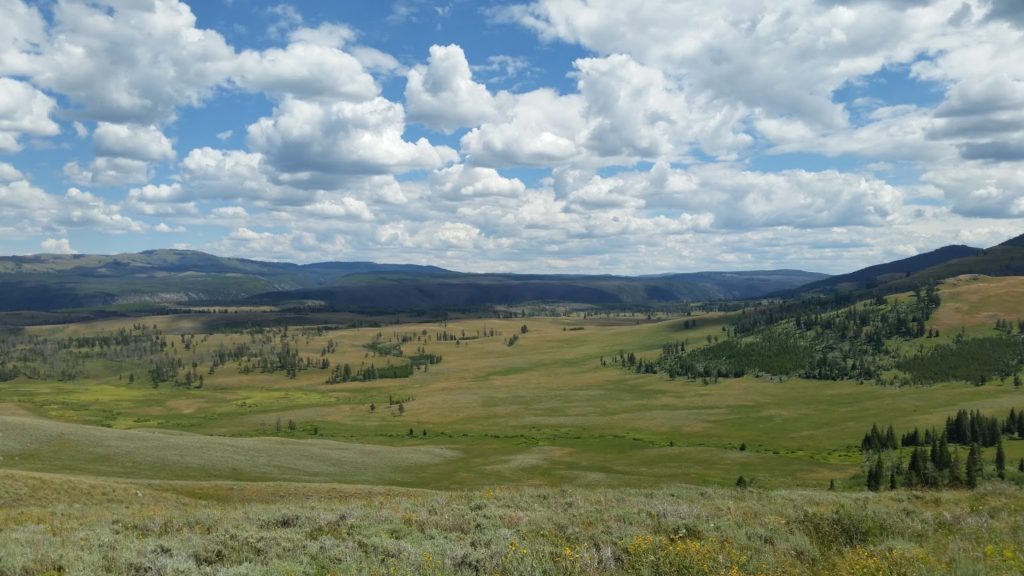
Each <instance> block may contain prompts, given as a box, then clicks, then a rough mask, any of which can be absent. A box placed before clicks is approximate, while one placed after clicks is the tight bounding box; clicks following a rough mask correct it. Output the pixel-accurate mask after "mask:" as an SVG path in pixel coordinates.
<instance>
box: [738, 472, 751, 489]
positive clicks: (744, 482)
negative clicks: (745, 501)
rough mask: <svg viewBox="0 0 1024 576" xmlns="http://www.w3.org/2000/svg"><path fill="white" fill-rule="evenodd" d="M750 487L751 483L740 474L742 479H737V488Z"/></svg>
mask: <svg viewBox="0 0 1024 576" xmlns="http://www.w3.org/2000/svg"><path fill="white" fill-rule="evenodd" d="M748 485H749V483H748V482H747V479H746V478H744V477H743V475H742V474H740V477H739V478H737V479H736V487H737V488H746V487H747V486H748Z"/></svg>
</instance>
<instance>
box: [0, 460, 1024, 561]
mask: <svg viewBox="0 0 1024 576" xmlns="http://www.w3.org/2000/svg"><path fill="white" fill-rule="evenodd" d="M1022 505H1024V497H1022V493H1021V492H1020V491H1019V489H1016V488H1011V487H1007V486H1005V485H999V486H996V485H993V486H990V487H987V488H985V489H982V490H980V491H978V492H947V493H927V492H926V493H907V492H901V493H883V494H869V493H842V492H839V493H833V492H825V491H758V490H749V491H743V490H738V489H726V488H695V487H674V488H662V489H657V490H633V489H624V490H606V489H578V488H577V489H555V488H518V489H507V488H502V489H486V490H475V491H465V492H454V493H445V492H428V491H412V490H401V489H384V488H356V487H346V486H341V485H295V484H266V483H264V484H240V483H220V484H218V483H166V482H164V483H161V482H151V483H146V482H138V481H133V482H128V481H124V482H121V481H110V480H89V479H78V478H71V477H64V476H56V475H41V474H31V473H21V472H0V573H2V574H11V575H29V574H32V575H35V574H83V575H91V574H110V575H141V574H146V575H174V574H182V575H184V574H267V575H269V574H274V575H278V574H296V575H300V574H302V575H305V574H310V575H326V574H507V575H512V574H588V575H589V574H598V575H601V574H607V575H612V574H652V575H653V574H779V575H782V574H786V575H789V574H840V575H843V574H849V575H855V574H857V575H859V574H894V575H896V574H901V575H902V574H907V575H911V574H921V575H925V574H962V575H974V574H979V575H980V574H1019V573H1021V570H1024V523H1022V522H1021V519H1020V513H1021V509H1022Z"/></svg>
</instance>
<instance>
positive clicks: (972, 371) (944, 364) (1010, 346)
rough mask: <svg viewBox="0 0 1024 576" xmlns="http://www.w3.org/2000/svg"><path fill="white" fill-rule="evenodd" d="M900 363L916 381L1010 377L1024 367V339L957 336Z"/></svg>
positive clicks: (979, 381) (974, 381)
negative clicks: (950, 342) (948, 342)
mask: <svg viewBox="0 0 1024 576" xmlns="http://www.w3.org/2000/svg"><path fill="white" fill-rule="evenodd" d="M896 367H897V368H898V369H900V370H902V371H904V372H906V373H907V374H908V375H909V376H910V378H911V380H912V381H913V383H914V384H918V385H925V384H936V383H938V382H949V381H962V382H969V383H972V384H975V385H978V386H981V385H982V384H985V383H986V382H987V381H988V380H990V379H992V378H994V377H1000V378H1008V377H1010V376H1014V375H1016V374H1017V373H1019V372H1020V371H1021V370H1022V369H1024V339H1021V338H1018V337H1006V336H991V337H985V338H957V340H956V341H954V342H953V343H952V344H940V345H938V346H935V347H933V348H931V349H930V350H927V351H925V352H923V353H921V354H917V355H915V356H911V357H910V358H906V359H904V360H901V361H900V362H898V363H897V364H896Z"/></svg>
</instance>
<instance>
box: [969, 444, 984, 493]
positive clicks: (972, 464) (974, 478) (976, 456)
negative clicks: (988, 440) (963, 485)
mask: <svg viewBox="0 0 1024 576" xmlns="http://www.w3.org/2000/svg"><path fill="white" fill-rule="evenodd" d="M982 466H983V464H982V461H981V446H978V445H977V444H971V450H970V452H968V453H967V486H968V487H970V488H972V489H974V488H977V487H978V483H979V482H981V475H982V472H983V469H982Z"/></svg>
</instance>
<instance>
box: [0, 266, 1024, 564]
mask: <svg viewBox="0 0 1024 576" xmlns="http://www.w3.org/2000/svg"><path fill="white" fill-rule="evenodd" d="M1021 287H1024V280H1022V279H1020V278H1017V279H1013V281H1012V282H1011V281H1010V280H1008V279H984V278H981V279H958V280H956V281H952V282H950V283H948V284H947V285H946V286H945V287H944V288H943V290H942V296H943V303H942V306H941V307H940V309H939V311H938V312H937V313H936V314H935V316H934V317H933V318H932V320H931V323H932V324H933V325H934V326H936V327H939V328H941V330H942V332H943V335H942V337H941V338H937V339H929V340H928V341H926V340H925V339H921V340H920V342H918V341H911V342H902V343H898V345H900V346H902V347H904V348H909V347H913V346H917V345H922V346H924V345H928V346H931V345H934V344H935V342H945V341H949V340H950V339H952V337H953V334H954V333H955V332H956V331H958V330H959V329H960V328H961V327H962V328H963V329H964V331H965V332H968V333H970V334H972V335H986V334H990V333H991V334H994V333H995V330H994V328H993V322H994V321H995V318H1004V319H1012V320H1013V321H1016V320H1017V319H1019V318H1024V299H1019V298H1015V297H1012V296H1009V297H1003V296H999V295H1003V294H1006V293H1009V294H1013V293H1014V292H1013V290H1018V289H1020V288H1021ZM986 291H987V293H988V294H989V296H982V297H979V296H978V294H979V293H980V292H986ZM1008 291H1009V292H1008ZM728 319H729V316H728V314H721V313H712V314H705V313H697V314H695V315H693V316H682V315H671V314H661V315H653V316H647V315H644V314H630V313H621V314H605V313H600V314H583V313H574V314H569V315H563V316H550V317H526V318H505V319H497V318H472V317H467V318H459V319H450V320H448V321H444V322H429V323H420V324H417V323H398V324H387V325H382V326H375V327H364V328H339V327H336V326H323V327H311V326H302V327H299V326H293V327H289V328H288V331H287V334H285V332H284V330H283V329H274V330H271V331H263V332H247V331H234V332H223V331H204V326H208V325H209V323H208V322H207V319H206V316H204V315H178V316H154V317H147V318H135V319H130V320H105V321H102V322H95V323H80V324H74V325H68V326H43V327H34V328H28V329H26V331H27V332H26V333H27V335H28V336H36V337H39V338H41V339H42V338H51V339H52V338H58V339H59V338H66V337H87V336H90V335H101V334H113V333H116V332H117V331H118V330H120V329H126V330H127V329H131V327H132V326H136V327H137V326H138V325H145V326H146V327H147V329H154V330H159V333H160V334H161V335H162V336H163V337H164V338H165V339H166V342H167V345H168V349H167V354H168V355H169V356H170V357H173V358H180V359H181V360H182V364H183V365H184V366H186V367H190V366H191V365H192V363H195V369H194V370H195V373H197V374H202V375H203V382H202V387H201V388H197V387H192V388H186V387H181V386H175V385H173V383H170V382H163V383H158V384H156V385H154V384H153V382H151V381H150V379H149V378H148V377H147V366H146V365H145V363H144V362H142V361H140V360H138V359H133V358H124V359H121V360H113V359H110V358H99V357H96V356H89V355H83V358H85V360H84V361H83V363H82V365H81V366H80V370H79V373H78V374H77V376H76V377H75V378H73V379H68V380H66V381H58V380H51V379H30V378H26V377H24V376H22V377H19V378H16V379H13V380H10V381H7V382H2V383H0V521H2V522H0V552H3V553H2V554H0V573H2V574H64V573H73V574H99V573H110V574H179V573H180V574H193V573H203V574H251V573H266V574H285V573H292V574H332V573H338V574H341V573H365V574H371V573H372V574H431V573H434V574H449V573H452V574H463V573H464V574H479V573H487V574H541V573H546V574H567V573H578V574H796V573H807V574H815V573H829V574H933V573H956V574H1015V573H1019V572H1017V571H1016V570H1019V569H1020V568H1021V567H1022V566H1024V552H1022V550H1024V525H1022V524H1021V523H1020V522H1019V512H1020V510H1021V507H1022V506H1024V499H1022V498H1021V497H1020V494H1019V488H1017V486H1019V485H1021V484H1024V473H1022V472H1018V471H1017V466H1016V463H1017V462H1018V461H1019V460H1020V459H1021V458H1024V441H1017V440H1012V439H1011V440H1008V441H1007V442H1006V443H1005V448H1006V453H1007V457H1008V459H1009V461H1010V463H1011V464H1012V466H1010V470H1009V471H1008V476H1007V479H1006V481H997V480H994V479H990V480H989V481H987V482H985V485H984V486H983V489H982V490H981V491H978V492H973V493H972V492H967V491H956V490H954V491H947V492H934V493H932V492H927V491H925V492H913V491H900V492H893V493H885V494H869V493H866V492H865V488H864V481H865V476H864V473H865V470H866V464H865V462H864V459H863V457H862V454H861V451H860V441H861V438H862V437H863V435H864V433H865V432H866V431H867V430H868V429H869V428H870V427H871V426H872V424H878V425H879V426H883V427H884V426H886V425H888V424H890V423H891V424H893V425H894V426H895V427H896V432H897V434H900V433H902V432H904V431H908V430H909V429H910V428H913V427H920V428H922V429H925V428H932V427H936V428H941V427H942V426H943V425H944V423H945V419H946V417H947V416H950V415H952V414H954V413H955V412H956V411H957V410H958V409H968V410H974V409H977V410H981V411H982V412H985V413H987V414H991V415H996V416H999V417H1005V415H1006V413H1007V412H1008V411H1009V410H1010V408H1017V409H1021V408H1024V391H1022V389H1020V388H1015V387H1014V386H1013V384H1012V383H1010V382H1000V381H998V380H993V381H991V382H988V383H986V385H984V386H974V385H970V384H967V383H963V382H947V383H942V384H938V385H934V386H927V387H924V386H922V387H881V386H876V385H873V384H858V383H856V382H852V381H817V380H806V379H800V378H778V377H770V376H767V375H764V376H746V377H743V378H737V379H725V378H723V379H718V380H717V381H714V382H707V381H701V380H696V379H686V378H677V379H670V378H668V377H667V376H665V375H663V374H636V373H634V372H632V371H630V370H626V369H624V368H622V367H620V366H617V365H614V364H613V363H611V362H610V359H611V358H612V357H614V356H617V355H618V354H619V353H620V351H626V352H633V353H635V354H636V355H638V356H640V357H645V358H649V359H654V358H656V357H657V356H658V354H659V353H660V351H661V346H662V345H663V344H665V343H667V342H676V341H682V342H684V343H685V344H686V346H687V348H693V347H698V346H702V345H704V344H706V343H708V342H709V340H710V341H713V340H714V339H715V338H724V337H726V332H725V330H724V329H725V327H726V324H727V322H728ZM693 320H696V326H695V327H692V326H691V323H692V321H693ZM524 326H525V330H524ZM930 327H931V326H930ZM513 336H515V337H516V339H515V341H514V343H511V345H510V339H512V337H513ZM260 338H265V339H266V340H265V341H273V342H285V341H287V342H289V343H290V345H292V346H295V347H296V348H297V351H298V356H299V357H300V358H307V357H308V358H312V359H314V360H315V361H316V362H315V363H318V362H322V361H323V359H327V361H328V362H329V364H330V368H322V367H320V366H319V365H316V366H315V367H310V368H307V369H301V370H298V371H297V372H296V373H295V374H294V377H290V376H289V375H288V374H286V373H284V372H282V371H276V372H272V373H263V372H261V371H259V370H254V369H253V366H252V365H247V364H246V363H245V362H241V361H239V362H235V361H231V362H226V363H223V364H220V365H216V366H213V368H214V369H213V370H211V366H212V365H213V360H212V359H213V357H214V356H215V354H214V353H215V351H216V350H218V349H225V348H228V347H231V346H235V345H238V344H241V343H245V342H256V341H258V340H259V339H260ZM186 341H187V342H188V345H187V346H186V344H185V343H186ZM373 342H377V344H376V345H371V343H373ZM397 344H400V345H401V347H402V349H403V352H404V353H403V355H402V356H395V355H386V350H387V349H388V347H389V346H392V345H397ZM894 344H895V343H894ZM417 352H424V353H429V354H434V355H440V356H441V357H442V361H441V362H440V363H436V364H432V365H428V366H425V367H421V368H418V369H416V370H414V371H413V374H412V376H411V377H408V378H390V379H385V378H382V379H376V380H368V381H360V380H353V381H347V382H338V383H334V384H328V383H327V380H328V377H329V375H330V373H331V369H333V368H334V367H337V366H341V365H343V364H349V365H350V366H351V367H352V368H353V369H354V370H355V369H358V368H364V367H367V366H369V365H371V364H372V365H373V366H375V367H376V368H382V367H386V366H389V365H404V364H406V363H408V362H409V357H411V356H413V355H414V354H416V353H417ZM315 363H314V364H315ZM371 405H372V409H371ZM993 456H994V449H988V450H987V451H986V453H985V455H984V459H985V462H986V463H987V469H988V474H989V476H992V474H993V472H992V459H993ZM961 457H966V450H962V452H961ZM740 475H742V476H743V477H744V478H745V479H746V480H747V481H748V482H749V483H750V486H751V487H752V489H751V490H747V491H742V490H739V489H737V488H735V487H734V486H735V484H736V480H737V478H738V477H739V476H740ZM833 482H834V488H835V491H834V492H833V491H829V490H828V488H829V485H830V483H833ZM999 503H1001V504H999ZM893 510H897V511H900V513H901V514H905V515H906V518H903V519H898V518H896V517H894V515H893V514H892V513H891V512H892V511H893ZM560 511H565V512H566V513H567V516H565V517H562V516H560V515H559V512H560ZM950 514H952V516H950ZM761 520H764V523H762V522H761ZM434 522H441V524H440V525H438V526H439V527H436V528H432V527H431V526H432V525H433V524H432V523H434ZM982 525H984V527H981V526H982ZM965 526H966V527H967V528H964V527H965ZM963 530H967V535H966V536H963V535H962V533H961V531H963ZM478 531H479V533H480V534H481V536H479V538H478V537H476V536H473V535H474V534H477V532H478ZM986 534H987V536H986ZM961 537H963V538H964V540H963V542H962V543H960V540H958V539H959V538H961ZM86 538H97V539H99V540H101V541H103V542H105V543H106V544H105V546H108V547H113V548H116V549H117V550H119V552H117V553H109V554H106V555H104V554H103V553H102V552H99V551H95V550H93V551H91V552H89V553H87V554H86V553H79V551H80V550H81V549H82V546H83V540H84V539H86ZM952 542H958V544H956V545H955V546H953V545H952V544H951V543H952ZM988 545H991V546H994V548H992V547H986V546H988ZM33 550H36V551H38V550H51V551H52V552H47V553H42V552H32V551H33ZM161 550H162V551H163V552H161ZM339 550H340V551H339ZM325 554H326V556H324V555H325ZM332 554H333V555H334V556H332ZM338 555H340V556H338ZM335 556H337V558H335ZM318 558H335V560H331V561H328V560H323V561H321V560H318ZM338 558H341V559H338ZM257 566H258V567H259V568H258V569H257ZM882 566H896V567H900V566H902V567H903V568H898V569H896V568H894V569H892V570H890V571H880V570H881V568H880V567H882ZM887 569H888V568H887ZM261 570H262V572H261Z"/></svg>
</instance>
